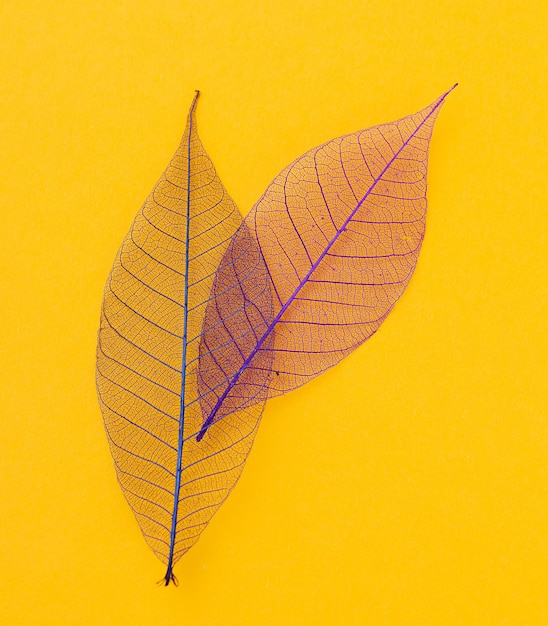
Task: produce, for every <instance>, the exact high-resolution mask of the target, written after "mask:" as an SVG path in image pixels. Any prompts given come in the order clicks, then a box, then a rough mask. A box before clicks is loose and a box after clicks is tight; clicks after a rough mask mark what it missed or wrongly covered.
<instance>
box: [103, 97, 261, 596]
mask: <svg viewBox="0 0 548 626" xmlns="http://www.w3.org/2000/svg"><path fill="white" fill-rule="evenodd" d="M197 99H198V93H197V94H196V97H195V99H194V101H193V103H192V107H191V109H190V112H189V115H188V120H187V125H186V129H185V132H184V135H183V138H182V140H181V143H180V145H179V147H178V149H177V151H176V152H175V154H174V156H173V158H172V160H171V162H170V163H169V165H168V167H167V169H166V170H165V172H164V173H163V175H162V176H161V178H160V180H159V181H158V183H157V184H156V186H155V187H154V189H153V190H152V192H151V194H150V195H149V197H148V198H147V200H146V201H145V203H144V205H143V207H142V208H141V210H140V211H139V212H138V214H137V216H136V217H135V220H134V222H133V224H132V226H131V228H130V231H129V233H128V234H127V236H126V237H125V239H124V241H123V243H122V246H121V248H120V250H119V251H118V254H117V256H116V259H115V262H114V265H113V267H112V270H111V273H110V276H109V278H108V281H107V284H106V287H105V294H104V301H103V306H102V311H101V323H100V330H99V337H98V346H97V388H98V394H99V400H100V405H101V409H102V413H103V418H104V423H105V428H106V431H107V436H108V439H109V444H110V449H111V453H112V456H113V459H114V463H115V468H116V472H117V477H118V480H119V483H120V485H121V487H122V490H123V493H124V495H125V498H126V500H127V502H128V503H129V505H130V506H131V508H132V510H133V513H134V514H135V517H136V519H137V522H138V523H139V526H140V528H141V531H142V534H143V536H144V538H145V540H146V542H147V543H148V545H149V546H150V548H151V549H152V550H153V551H154V553H155V554H156V555H157V556H158V558H159V559H160V560H161V561H162V562H163V563H165V565H166V574H165V577H164V582H165V584H166V585H167V584H169V582H171V581H173V582H176V579H175V576H174V574H173V566H174V564H175V563H176V562H177V561H178V559H179V558H180V557H181V556H182V555H183V554H184V553H185V552H186V551H187V550H188V549H189V548H190V547H191V546H192V545H193V544H194V543H195V542H196V541H197V539H198V538H199V536H200V533H201V532H202V531H203V530H204V528H205V527H206V525H207V524H208V522H209V520H210V519H211V517H212V516H213V514H214V513H215V512H216V511H217V509H218V508H219V506H220V505H221V504H222V502H223V501H224V500H225V498H226V497H227V495H228V494H229V492H230V490H231V489H232V487H233V486H234V484H235V483H236V481H237V480H238V478H239V476H240V473H241V471H242V469H243V465H244V463H245V460H246V457H247V454H248V452H249V450H250V448H251V445H252V442H253V438H254V435H255V433H256V430H257V426H258V423H259V419H260V416H261V413H262V408H263V404H264V398H263V399H261V398H255V399H254V400H253V401H252V402H247V403H244V404H243V405H242V406H238V405H235V406H233V408H232V410H229V411H227V412H226V415H225V419H223V420H222V422H219V423H218V424H216V425H215V428H213V429H212V430H211V433H210V434H211V436H210V437H208V440H207V441H205V442H204V441H202V442H197V441H196V435H197V433H198V432H199V431H200V429H201V427H202V424H203V421H204V419H205V417H204V416H203V414H202V405H203V404H204V403H205V404H207V400H208V396H209V395H211V394H214V393H215V385H214V386H213V387H214V388H213V389H207V388H206V389H203V390H202V391H199V390H198V383H197V361H198V357H199V345H200V342H202V351H204V350H205V351H207V349H204V347H203V346H204V345H206V344H207V341H208V336H209V335H210V334H211V335H215V333H216V332H217V331H216V327H215V326H214V325H212V326H211V327H208V326H207V324H205V325H204V316H205V310H206V306H207V305H208V304H209V305H210V306H211V305H213V306H214V305H215V302H214V299H215V296H214V295H213V294H212V290H211V286H212V283H213V279H214V276H215V273H216V270H217V268H218V265H219V262H220V260H221V258H223V256H224V255H225V253H226V252H227V250H228V249H229V244H230V242H231V240H232V237H233V235H234V233H235V232H236V231H237V230H238V228H239V227H240V228H241V227H242V219H241V216H240V214H239V212H238V209H237V207H236V206H235V204H234V202H233V201H232V200H231V198H230V197H229V195H228V194H227V192H226V191H225V189H224V187H223V185H222V184H221V181H220V180H219V177H218V176H217V173H216V171H215V168H214V166H213V164H212V162H211V160H210V159H209V157H208V156H207V154H206V152H205V150H204V148H203V146H202V144H201V142H200V139H199V137H198V134H197V130H196V103H197ZM243 229H244V230H243V231H240V233H241V235H240V237H239V240H238V247H237V249H234V246H232V247H231V250H232V253H233V254H234V258H235V259H237V271H236V272H232V273H231V274H230V273H227V274H226V279H225V283H224V286H223V294H222V295H221V297H226V295H227V294H234V297H232V295H231V299H232V311H231V314H232V316H233V318H234V319H235V318H237V319H238V328H239V331H238V333H237V334H236V335H234V337H232V338H231V341H232V342H235V343H238V342H241V341H246V340H247V339H246V337H249V336H250V334H251V335H253V336H254V334H255V333H258V332H262V331H263V330H264V329H263V327H262V326H266V325H267V324H268V323H269V319H267V318H268V313H266V315H267V318H264V321H261V319H262V318H261V319H259V318H258V316H257V311H258V310H259V309H260V310H261V311H262V312H263V313H262V315H264V314H265V313H264V312H268V311H269V310H270V307H271V292H270V285H269V282H268V279H267V274H266V271H265V268H264V264H263V262H262V257H261V255H260V254H259V250H258V248H257V245H256V242H255V239H254V238H253V237H251V236H249V235H248V236H247V237H246V236H245V231H246V227H245V226H243ZM238 257H239V258H238ZM225 265H227V264H225ZM229 265H230V264H228V266H229ZM212 298H213V299H212ZM212 359H213V360H214V362H215V355H213V356H212ZM216 368H217V369H216V372H215V375H216V385H223V384H225V385H226V383H227V376H229V375H230V372H229V373H227V374H226V375H225V374H223V364H222V362H220V361H216ZM200 395H201V396H202V397H200Z"/></svg>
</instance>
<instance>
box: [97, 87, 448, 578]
mask: <svg viewBox="0 0 548 626" xmlns="http://www.w3.org/2000/svg"><path fill="white" fill-rule="evenodd" d="M447 93H449V92H447ZM447 93H446V94H444V95H443V96H441V97H440V98H439V99H438V100H436V101H435V102H434V103H433V104H431V105H430V106H428V107H426V108H425V109H424V110H422V111H420V112H419V113H416V114H414V115H410V116H408V117H406V118H403V119H401V120H399V121H397V122H393V123H390V124H384V125H381V126H377V127H373V128H369V129H367V130H364V131H360V132H357V133H354V134H351V135H346V136H344V137H340V138H337V139H333V140H331V141H328V142H327V143H325V144H323V145H321V146H319V147H317V148H314V149H313V150H310V151H309V152H307V153H306V154H304V155H303V156H301V157H300V158H298V159H297V160H296V161H294V162H293V163H292V164H291V165H290V166H288V167H287V168H286V169H284V170H283V171H282V172H281V173H280V174H279V175H278V176H277V177H276V179H275V180H274V181H273V182H272V183H271V185H270V186H269V187H268V188H267V190H266V191H265V193H264V195H263V196H262V197H261V199H260V200H259V202H258V203H257V204H256V205H255V207H254V208H253V209H252V211H251V212H250V213H249V215H248V216H247V217H246V219H245V221H243V222H242V219H241V217H240V215H239V213H238V211H237V209H236V207H235V206H234V203H233V202H232V200H231V199H230V198H229V196H228V194H227V193H226V192H225V190H224V188H223V186H222V184H221V182H220V181H219V178H218V176H217V174H216V172H215V169H214V167H213V165H212V163H211V161H210V159H209V158H208V156H207V155H206V153H205V151H204V149H203V147H202V144H201V142H200V140H199V138H198V135H197V132H196V120H195V106H196V99H195V101H194V103H193V105H192V108H191V111H190V113H189V118H188V122H187V127H186V130H185V134H184V136H183V139H182V141H181V144H180V146H179V148H178V150H177V152H176V153H175V155H174V157H173V159H172V161H171V163H170V165H169V166H168V168H167V169H166V171H165V173H164V175H163V176H162V178H161V179H160V181H159V182H158V184H157V185H156V187H155V188H154V190H153V191H152V193H151V195H150V196H149V198H148V199H147V201H146V202H145V204H144V206H143V207H142V209H141V211H140V212H139V213H138V215H137V217H136V218H135V221H134V223H133V225H132V228H131V230H130V232H129V233H128V235H127V237H126V238H125V240H124V242H123V244H122V247H121V249H120V251H119V253H118V255H117V257H116V260H115V263H114V266H113V268H112V271H111V274H110V276H109V279H108V282H107V286H106V289H105V297H104V302H103V308H102V314H101V326H100V331H99V341H98V348H97V386H98V391H99V398H100V403H101V407H102V410H103V416H104V420H105V426H106V430H107V434H108V437H109V441H110V447H111V451H112V455H113V457H114V461H115V466H116V470H117V473H118V479H119V481H120V484H121V486H122V489H123V491H124V495H125V497H126V499H127V501H128V503H129V504H130V506H131V507H132V509H133V511H134V513H135V516H136V518H137V521H138V522H139V525H140V527H141V530H142V532H143V535H144V537H145V539H146V541H147V543H148V544H149V546H150V547H151V548H152V550H153V551H154V552H155V553H156V554H157V556H158V557H159V558H160V559H161V560H162V561H163V562H164V563H165V564H166V565H167V571H166V575H165V578H164V581H165V584H169V582H170V581H172V580H173V581H174V580H175V577H174V575H173V566H174V564H175V563H176V562H177V560H178V559H179V558H180V557H181V556H182V555H183V554H184V553H185V552H186V551H187V550H188V549H189V548H190V547H191V546H192V545H193V544H194V543H195V542H196V540H197V539H198V537H199V535H200V533H201V532H202V530H203V529H204V528H205V526H206V525H207V523H208V522H209V520H210V519H211V517H212V515H213V514H214V513H215V511H216V510H217V509H218V507H219V506H220V504H221V503H222V502H223V500H224V499H225V498H226V496H227V495H228V493H229V492H230V490H231V489H232V487H233V486H234V484H235V483H236V481H237V480H238V477H239V475H240V473H241V471H242V468H243V464H244V463H245V460H246V457H247V455H248V453H249V450H250V448H251V445H252V442H253V438H254V435H255V432H256V430H257V426H258V423H259V420H260V416H261V413H262V409H263V406H264V403H265V401H266V399H267V398H268V397H269V396H272V395H277V394H281V393H284V392H286V391H289V390H291V389H294V388H295V387H298V386H299V385H302V384H303V383H305V382H307V381H308V380H310V379H311V378H313V377H314V376H317V375H318V374H319V373H321V372H322V371H324V370H326V369H327V368H329V367H331V366H333V365H334V364H336V363H337V362H338V361H340V360H341V359H342V358H344V357H345V356H346V355H347V354H349V353H350V352H351V351H352V350H353V349H354V348H356V347H357V346H358V345H360V344H361V343H363V342H364V341H365V340H366V339H368V338H369V337H370V336H371V335H372V334H373V333H375V332H376V331H377V330H378V328H379V327H380V325H381V324H382V322H383V321H384V320H385V319H386V317H387V315H388V314H389V312H390V311H391V309H392V308H393V306H394V305H395V303H396V302H397V300H398V299H399V297H400V296H401V294H402V293H403V291H404V290H405V288H406V286H407V284H408V283H409V280H410V278H411V275H412V273H413V271H414V268H415V265H416V263H417V259H418V254H419V251H420V247H421V243H422V240H423V236H424V229H425V218H426V173H427V156H428V145H429V141H430V136H431V134H432V130H433V126H434V122H435V119H436V116H437V114H438V112H439V110H440V107H441V105H442V103H443V101H444V100H445V98H446V96H447ZM206 434H207V436H206Z"/></svg>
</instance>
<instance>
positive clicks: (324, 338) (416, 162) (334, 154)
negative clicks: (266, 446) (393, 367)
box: [198, 92, 449, 439]
mask: <svg viewBox="0 0 548 626" xmlns="http://www.w3.org/2000/svg"><path fill="white" fill-rule="evenodd" d="M447 93H449V92H447ZM447 93H446V94H444V95H443V96H441V97H440V98H439V99H437V100H436V101H435V102H434V103H433V104H431V105H430V106H428V107H426V108H425V109H423V110H422V111H420V112H418V113H416V114H414V115H410V116H408V117H405V118H403V119H401V120H399V121H396V122H393V123H390V124H383V125H381V126H376V127H373V128H369V129H367V130H363V131H360V132H357V133H354V134H351V135H346V136H344V137H339V138H337V139H333V140H331V141H328V142H327V143H325V144H323V145H321V146H319V147H317V148H314V149H313V150H310V151H309V152H307V153H306V154H304V155H303V156H301V157H300V158H298V159H297V160H296V161H294V162H293V163H292V164H291V165H289V166H288V167H287V168H285V169H284V170H283V171H282V172H281V173H280V174H279V175H278V176H277V177H276V178H275V179H274V181H273V182H272V183H271V184H270V186H269V187H268V188H267V190H266V191H265V193H264V195H263V196H262V197H261V199H260V200H259V201H258V203H257V204H256V205H255V207H254V208H253V209H252V211H251V212H250V213H249V214H248V216H247V217H246V220H245V223H244V227H243V228H242V229H240V230H239V231H238V233H236V235H235V238H234V239H235V241H236V242H237V241H238V240H239V239H240V238H243V239H246V238H247V237H248V234H249V232H251V233H252V234H253V235H254V237H255V238H256V241H257V244H258V246H259V248H260V250H261V253H262V255H263V258H264V259H265V262H266V266H267V268H268V274H269V277H270V280H271V283H272V289H273V312H272V314H273V319H272V321H271V322H270V323H269V324H268V327H267V328H266V330H265V332H264V333H263V335H261V336H260V337H258V340H257V342H256V345H255V347H254V348H253V350H252V351H251V352H250V353H249V354H248V355H247V357H246V359H245V360H244V361H243V362H239V361H232V364H233V367H232V371H231V372H229V371H227V368H226V367H224V368H223V369H222V375H223V376H224V377H225V378H226V377H227V374H228V375H229V376H228V377H229V378H230V382H228V384H224V385H221V386H219V387H218V392H217V398H216V402H215V404H214V405H213V407H211V399H210V398H208V403H207V406H206V405H205V404H204V415H208V417H207V419H206V420H205V422H204V427H203V428H202V431H201V432H200V435H199V436H198V439H202V438H203V436H204V434H205V432H206V431H207V429H208V427H209V426H210V425H211V424H213V423H215V421H216V420H218V419H220V418H222V417H223V416H224V414H225V412H226V411H227V410H231V406H232V405H231V404H230V403H228V399H229V398H231V397H232V396H234V395H236V396H238V397H247V398H253V397H257V398H260V399H261V400H262V399H263V398H264V397H265V396H267V395H276V394H280V393H284V392H286V391H289V390H290V389H294V388H295V387H298V386H299V385H302V384H303V383H305V382H307V381H308V380H310V379H311V378H313V377H314V376H317V375H318V374H319V373H321V372H323V371H325V370H326V369H327V368H329V367H332V366H333V365H335V364H336V363H338V362H339V361H340V360H341V359H342V358H344V357H345V356H346V355H347V354H349V353H350V352H351V351H352V350H354V349H355V348H356V347H357V346H359V345H360V344H361V343H363V342H364V341H365V340H366V339H368V338H369V337H371V335H373V333H375V332H376V331H377V330H378V328H379V327H380V325H381V324H382V322H383V321H384V320H385V319H386V317H387V315H388V314H389V313H390V311H391V309H392V307H393V306H394V304H395V303H396V302H397V300H398V299H399V297H400V296H401V294H402V293H403V291H404V290H405V288H406V286H407V284H408V283H409V280H410V278H411V275H412V273H413V271H414V269H415V265H416V263H417V259H418V255H419V251H420V248H421V243H422V240H423V236H424V229H425V223H426V173H427V157H428V146H429V141H430V137H431V134H432V130H433V127H434V122H435V120H436V117H437V114H438V112H439V110H440V107H441V105H442V103H443V101H444V100H445V98H446V96H447ZM234 245H236V246H237V245H238V244H237V243H235V244H234ZM225 264H226V265H228V266H230V267H231V268H232V271H235V267H237V264H238V261H236V266H235V265H234V259H233V257H232V255H230V254H227V255H226V256H225V258H224V259H223V261H222V262H221V269H220V271H221V272H223V271H224V270H223V266H224V265H225ZM220 289H222V281H219V282H217V281H215V283H214V294H215V297H216V298H217V296H218V291H219V290H220ZM209 308H212V307H209ZM209 308H208V312H207V313H206V317H207V316H209V315H210V311H209ZM225 315H226V319H227V322H226V323H225V324H224V327H223V329H222V333H221V335H222V338H223V339H224V340H221V338H219V340H218V342H217V343H218V344H219V345H220V346H221V347H220V348H219V349H218V350H217V351H216V358H217V360H218V361H219V362H221V361H224V362H226V363H230V358H229V351H230V350H232V347H231V343H230V342H229V341H227V338H230V337H235V336H237V335H239V334H240V332H241V329H240V327H239V325H238V322H237V320H236V318H234V317H231V315H230V306H227V307H226V309H225ZM231 320H234V321H235V323H232V322H231ZM211 343H212V341H211V339H210V341H209V342H208V343H207V344H206V343H205V342H203V343H202V346H203V348H204V360H201V361H200V368H201V367H202V365H204V366H205V363H206V362H208V361H209V359H208V358H207V356H206V353H207V351H208V349H209V347H210V344H211ZM268 363H270V365H269V366H268ZM269 368H270V370H271V371H273V372H274V374H275V375H267V374H268V369H269ZM217 374H219V375H220V374H221V371H220V370H219V371H218V372H217ZM215 378H216V373H215V372H214V371H213V370H212V368H211V367H207V370H206V368H205V367H204V372H203V373H202V371H201V370H200V384H202V383H204V381H207V380H210V379H215ZM209 384H210V383H209ZM261 385H263V386H264V390H263V391H261V392H258V391H257V387H259V386H261ZM248 404H249V400H248Z"/></svg>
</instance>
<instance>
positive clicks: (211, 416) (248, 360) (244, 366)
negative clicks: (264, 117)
mask: <svg viewBox="0 0 548 626" xmlns="http://www.w3.org/2000/svg"><path fill="white" fill-rule="evenodd" d="M456 86H457V85H454V86H453V87H451V89H449V90H448V91H447V92H446V93H444V94H443V95H442V96H441V97H440V98H439V99H438V101H437V102H436V104H435V105H434V106H433V107H432V109H431V110H430V111H429V112H428V114H427V115H426V117H425V118H424V119H423V120H422V122H421V123H420V124H419V125H418V126H417V128H415V130H414V131H413V132H412V133H411V134H410V135H409V137H408V138H407V139H406V140H405V142H404V143H403V144H402V146H401V147H400V148H399V150H398V151H397V152H396V153H395V154H394V156H393V157H392V158H391V159H390V161H388V163H387V164H386V165H385V167H384V168H383V170H382V171H381V173H380V174H379V175H378V176H377V178H375V180H374V181H373V183H372V184H371V186H370V187H369V189H368V190H367V191H366V193H365V195H364V196H363V198H362V199H361V200H360V201H359V202H358V204H357V205H356V207H355V208H354V209H353V210H352V211H351V213H350V215H349V216H348V217H347V218H346V220H345V221H344V223H343V225H342V226H341V227H340V228H339V229H338V230H337V232H336V233H335V235H334V237H333V238H332V239H331V241H330V242H329V243H328V244H327V246H326V248H325V249H324V251H323V252H322V253H321V255H320V256H319V257H318V259H317V260H316V261H315V262H314V263H313V265H312V267H311V268H310V269H309V270H308V272H307V274H306V276H305V277H304V278H303V279H302V280H301V282H300V283H299V285H298V286H297V288H296V289H295V291H294V292H293V293H292V294H291V296H290V297H289V299H288V300H287V302H286V303H285V304H284V305H283V306H282V308H281V309H280V310H279V312H278V314H277V315H276V317H275V318H274V319H273V320H272V322H271V323H270V325H269V326H268V328H267V329H266V331H265V333H264V335H263V336H262V337H261V338H260V339H259V341H258V342H257V344H256V345H255V347H254V348H253V350H252V351H251V353H250V354H249V356H248V357H247V358H246V360H245V361H244V362H243V364H242V365H241V367H240V368H239V369H238V371H237V372H236V373H235V374H234V376H233V377H232V379H231V381H230V382H229V384H228V385H227V388H226V389H225V391H224V392H223V394H222V395H221V397H220V398H219V400H217V403H216V404H215V406H214V407H213V410H212V411H211V413H210V414H209V417H208V418H207V420H206V421H205V422H204V424H203V426H202V428H201V429H200V432H199V433H198V435H197V437H196V439H197V441H200V440H201V439H202V438H203V436H204V435H205V433H206V431H207V429H208V428H209V427H210V426H211V424H212V423H213V420H214V419H215V415H216V414H217V412H218V411H219V408H220V407H221V405H222V403H223V402H224V401H225V399H226V397H227V396H228V394H229V393H230V391H231V389H232V388H233V387H234V385H235V384H236V383H237V382H238V379H239V378H240V376H241V375H242V373H243V372H244V371H245V370H246V369H247V367H248V366H249V364H250V363H251V361H252V360H253V359H254V358H255V355H256V354H257V352H259V350H260V349H261V347H262V346H263V344H264V342H265V341H266V339H267V338H268V336H269V335H270V333H271V332H272V331H273V330H274V328H275V327H276V324H277V323H278V322H279V321H280V319H281V318H282V316H283V314H284V313H285V312H286V311H287V309H288V308H289V307H290V306H291V304H292V303H293V301H294V300H295V298H296V297H297V295H298V294H299V292H300V291H301V289H302V288H303V287H304V285H306V283H307V282H308V279H309V278H310V276H311V275H312V274H313V273H314V271H315V270H316V269H317V268H318V266H319V265H320V263H321V262H322V261H323V259H324V258H325V255H326V254H327V253H328V252H329V250H330V249H331V247H332V246H333V244H334V243H335V242H336V241H337V239H338V238H339V236H340V235H341V233H343V232H344V230H345V229H346V227H347V226H348V224H349V223H350V222H351V221H352V219H353V218H354V216H355V215H356V213H357V211H359V209H360V208H361V206H362V205H363V203H364V202H365V201H366V200H367V198H368V197H369V195H370V194H371V192H372V191H373V189H374V188H375V186H376V185H377V184H378V183H379V182H380V181H381V179H382V177H383V176H384V175H385V173H386V172H387V170H388V169H389V168H390V167H391V165H392V163H394V161H395V160H396V159H397V158H398V156H399V155H400V154H401V152H402V150H404V148H405V147H406V146H407V145H408V144H409V142H410V141H411V139H413V138H414V137H415V136H416V134H417V133H418V132H419V130H420V129H421V128H422V127H423V126H424V124H425V123H426V122H427V121H428V120H429V119H430V118H431V117H432V115H433V114H434V112H435V111H436V110H437V109H439V107H440V106H441V105H442V104H443V101H444V100H445V98H446V97H447V96H448V95H449V93H450V92H451V91H453V89H454V88H455V87H456Z"/></svg>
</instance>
